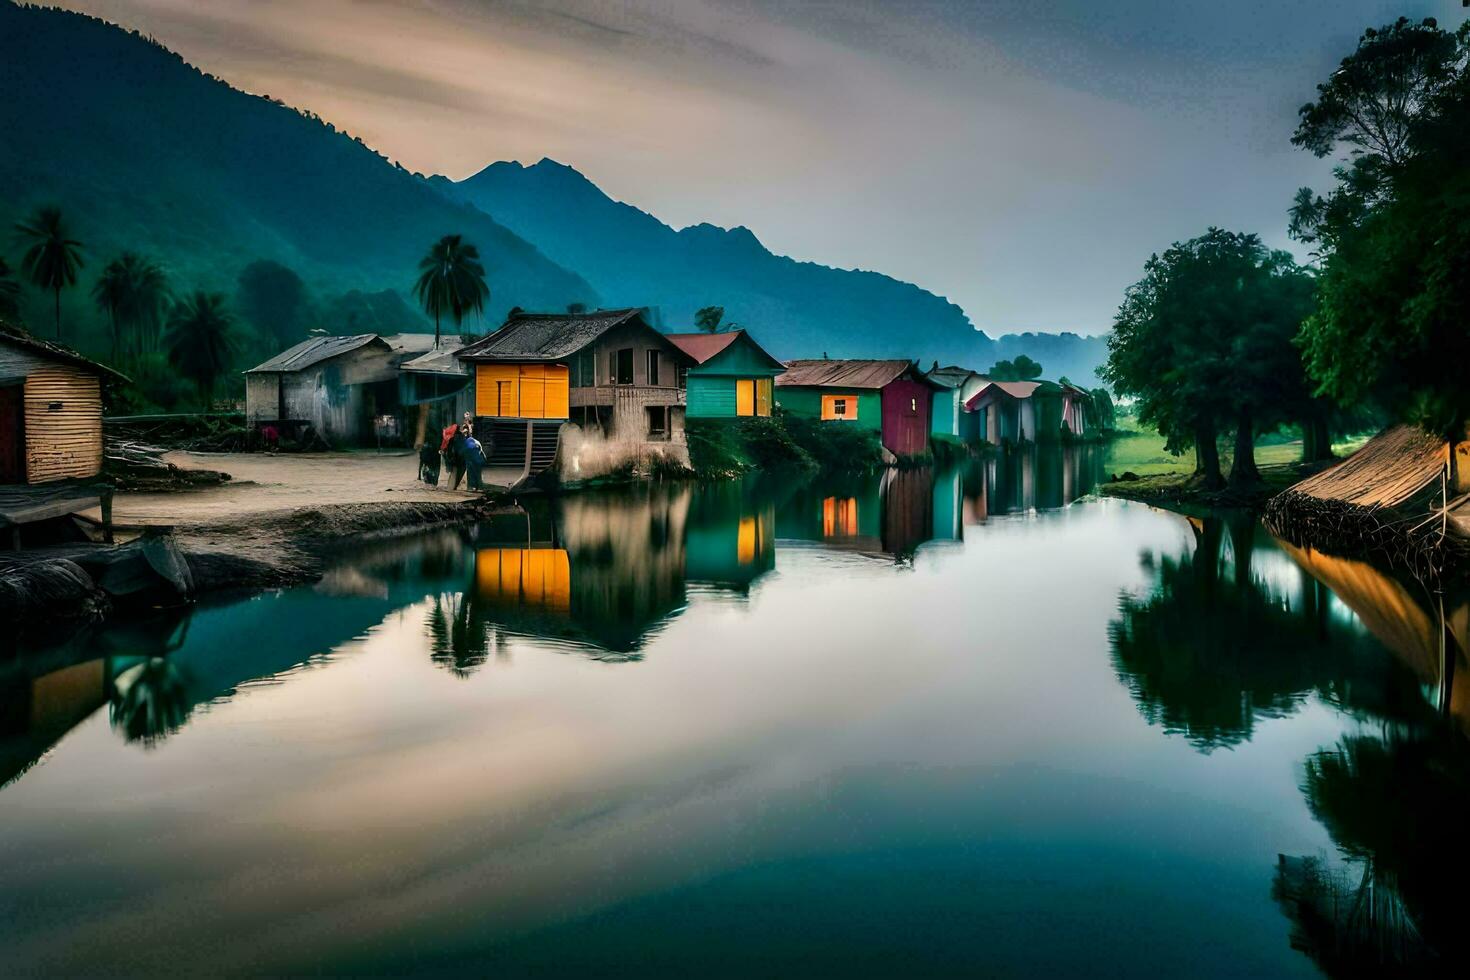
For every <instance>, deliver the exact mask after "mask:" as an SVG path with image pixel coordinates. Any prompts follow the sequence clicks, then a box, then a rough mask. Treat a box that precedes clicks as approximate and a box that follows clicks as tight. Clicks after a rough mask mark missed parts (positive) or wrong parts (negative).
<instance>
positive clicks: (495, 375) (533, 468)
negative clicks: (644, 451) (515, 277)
mask: <svg viewBox="0 0 1470 980" xmlns="http://www.w3.org/2000/svg"><path fill="white" fill-rule="evenodd" d="M456 356H457V357H458V358H459V359H460V360H462V361H465V362H466V363H468V364H470V365H471V367H472V368H473V370H474V379H475V380H474V386H475V416H476V428H477V430H478V431H480V432H482V433H486V434H488V435H490V436H491V446H492V449H491V460H490V462H491V465H492V466H524V468H525V470H526V472H527V473H528V474H530V473H534V472H539V471H540V470H542V469H545V468H546V467H548V466H550V465H551V463H552V461H553V459H554V457H555V452H556V445H557V442H556V439H557V433H558V431H559V430H560V428H561V426H562V425H563V424H564V423H566V422H568V421H571V422H576V423H578V424H579V425H581V426H582V427H583V428H586V429H592V430H596V431H599V432H601V433H602V434H603V435H606V436H608V437H611V438H615V439H618V440H620V441H623V442H627V443H629V444H635V445H636V444H644V443H660V444H675V445H678V446H682V445H683V443H684V401H685V392H684V382H685V375H686V372H687V371H688V370H689V368H690V367H691V366H692V365H693V363H694V361H693V359H692V358H691V357H689V355H688V354H686V353H684V352H683V351H682V350H680V349H679V348H678V347H676V346H675V345H674V344H672V343H670V342H669V340H668V339H667V338H666V337H664V335H663V334H661V333H659V332H658V331H657V330H655V329H653V327H651V326H649V325H648V322H647V321H646V320H645V319H644V318H643V314H642V312H641V311H640V310H636V309H623V310H598V311H597V312H595V313H519V314H516V315H515V316H512V317H511V318H510V319H508V320H507V321H506V322H505V323H504V325H502V326H501V328H500V329H499V330H497V331H496V332H495V333H492V334H491V335H490V336H488V337H485V338H484V339H482V340H480V341H477V342H476V343H473V344H470V345H469V346H468V347H465V348H464V349H462V350H460V351H459V352H458V353H457V354H456Z"/></svg>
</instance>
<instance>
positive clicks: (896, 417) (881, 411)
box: [776, 358, 943, 456]
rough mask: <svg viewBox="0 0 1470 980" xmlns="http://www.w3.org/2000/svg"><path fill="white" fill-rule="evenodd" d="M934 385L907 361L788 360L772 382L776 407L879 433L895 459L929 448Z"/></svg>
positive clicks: (885, 446) (938, 386) (798, 414)
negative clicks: (781, 373)
mask: <svg viewBox="0 0 1470 980" xmlns="http://www.w3.org/2000/svg"><path fill="white" fill-rule="evenodd" d="M936 390H943V389H941V386H940V385H938V384H937V383H935V382H933V381H930V380H929V379H928V378H926V377H924V374H923V373H922V372H921V371H919V369H918V368H916V367H915V366H914V365H913V363H912V362H911V361H902V360H889V361H862V360H829V359H825V358H824V359H822V360H810V361H787V362H786V373H785V374H783V375H781V376H780V377H778V378H777V379H776V400H777V403H778V404H779V405H780V406H781V408H782V409H784V410H785V411H787V412H790V413H791V414H792V415H797V416H804V417H806V418H814V419H821V420H823V421H826V422H834V423H844V424H852V425H860V426H864V427H866V428H869V429H873V430H875V431H877V432H878V433H880V436H881V438H882V441H883V447H884V448H885V449H887V450H888V451H889V452H890V453H892V454H893V455H894V456H916V455H919V454H921V453H924V452H926V451H927V450H928V449H929V427H930V420H931V417H932V416H931V409H932V407H933V406H932V399H933V396H934V392H935V391H936Z"/></svg>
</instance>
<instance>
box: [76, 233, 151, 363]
mask: <svg viewBox="0 0 1470 980" xmlns="http://www.w3.org/2000/svg"><path fill="white" fill-rule="evenodd" d="M92 298H93V299H94V300H96V302H97V306H98V308H99V309H101V310H102V311H103V312H104V313H106V314H107V316H108V319H109V320H110V321H111V323H112V360H113V363H116V362H117V358H118V353H119V348H120V347H121V341H122V336H121V335H122V328H123V327H127V328H128V330H129V332H130V333H131V334H132V335H133V339H134V344H133V345H132V346H133V347H134V350H133V353H135V354H141V353H143V349H144V347H145V346H151V341H152V339H153V338H154V335H155V334H156V333H157V328H158V323H159V321H160V320H162V319H163V309H164V305H165V303H167V301H168V283H167V280H165V278H164V275H163V270H162V269H160V268H159V267H158V265H157V264H155V263H153V262H150V261H149V260H148V259H145V258H143V257H142V256H140V255H137V254H135V253H133V252H124V253H123V254H122V255H121V256H119V257H118V258H115V259H113V260H112V261H111V262H109V263H107V268H105V269H103V270H102V275H101V276H99V277H98V279H97V282H96V284H95V285H93V287H92Z"/></svg>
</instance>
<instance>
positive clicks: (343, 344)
mask: <svg viewBox="0 0 1470 980" xmlns="http://www.w3.org/2000/svg"><path fill="white" fill-rule="evenodd" d="M373 341H378V342H379V343H384V341H383V339H382V338H381V337H379V336H378V335H377V334H375V333H357V334H350V335H348V336H346V337H312V338H311V339H310V340H303V341H302V342H301V343H299V344H297V345H296V346H294V347H288V348H286V349H285V350H283V351H281V353H279V354H277V355H276V356H275V357H273V358H271V359H270V360H268V361H266V362H265V363H263V364H257V365H256V366H255V367H253V368H251V369H250V370H248V371H246V372H245V373H246V374H259V373H263V372H282V371H284V372H289V371H302V370H305V369H306V368H309V367H311V366H312V365H313V364H320V363H321V362H322V361H325V360H327V359H328V358H332V357H336V356H338V355H339V354H346V353H348V352H349V351H355V350H357V349H358V348H359V347H365V346H366V345H368V344H371V343H372V342H373Z"/></svg>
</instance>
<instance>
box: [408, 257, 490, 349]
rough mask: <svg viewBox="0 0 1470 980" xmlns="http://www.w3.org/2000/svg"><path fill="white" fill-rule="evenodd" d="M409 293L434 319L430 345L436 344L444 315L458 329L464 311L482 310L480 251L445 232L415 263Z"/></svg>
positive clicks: (483, 291)
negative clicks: (416, 270)
mask: <svg viewBox="0 0 1470 980" xmlns="http://www.w3.org/2000/svg"><path fill="white" fill-rule="evenodd" d="M413 294H414V296H415V297H417V298H418V301H419V302H420V303H422V304H423V306H424V312H426V313H428V314H429V315H430V316H431V317H433V318H434V346H435V347H438V346H439V321H440V320H441V318H443V317H444V316H446V315H447V316H448V317H449V318H450V319H451V320H453V321H454V325H455V327H456V328H458V327H459V326H460V325H461V324H462V323H463V322H464V318H465V316H466V314H468V313H470V312H471V311H474V312H476V313H480V312H483V311H484V309H485V300H487V299H489V297H490V287H489V286H487V285H485V267H484V266H483V265H481V264H480V251H479V249H477V248H475V246H473V245H471V244H470V243H469V242H466V241H465V240H464V239H463V238H462V237H461V236H459V235H445V236H444V237H443V238H441V239H439V240H438V241H437V242H435V243H434V245H433V247H431V248H430V249H429V252H428V254H427V255H425V256H424V257H423V259H422V260H421V261H420V262H419V278H418V281H417V282H415V283H414V286H413Z"/></svg>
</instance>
